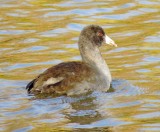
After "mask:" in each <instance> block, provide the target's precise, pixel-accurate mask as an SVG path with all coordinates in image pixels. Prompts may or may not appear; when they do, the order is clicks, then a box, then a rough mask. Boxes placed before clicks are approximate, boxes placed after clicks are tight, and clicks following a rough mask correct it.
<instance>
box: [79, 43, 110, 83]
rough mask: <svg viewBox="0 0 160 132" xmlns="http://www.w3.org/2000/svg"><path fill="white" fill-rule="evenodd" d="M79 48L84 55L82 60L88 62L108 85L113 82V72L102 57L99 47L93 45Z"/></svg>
mask: <svg viewBox="0 0 160 132" xmlns="http://www.w3.org/2000/svg"><path fill="white" fill-rule="evenodd" d="M79 50H80V53H81V56H82V61H83V62H85V63H87V64H88V65H89V66H90V67H91V68H93V69H94V71H95V72H96V73H97V75H98V76H99V77H100V78H101V79H102V81H103V82H105V83H106V84H107V85H110V82H111V80H112V79H111V74H110V71H109V68H108V65H107V64H106V62H105V60H104V59H103V58H102V55H101V53H100V50H99V48H98V47H96V46H95V47H93V46H91V45H90V46H88V45H87V46H86V47H85V46H80V45H79Z"/></svg>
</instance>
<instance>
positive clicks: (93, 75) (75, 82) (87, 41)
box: [26, 25, 116, 95]
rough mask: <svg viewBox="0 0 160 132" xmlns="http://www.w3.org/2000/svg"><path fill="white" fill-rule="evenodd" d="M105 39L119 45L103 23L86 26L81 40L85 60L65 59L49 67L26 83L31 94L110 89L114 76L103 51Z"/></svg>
mask: <svg viewBox="0 0 160 132" xmlns="http://www.w3.org/2000/svg"><path fill="white" fill-rule="evenodd" d="M104 42H105V43H107V44H110V45H114V46H116V44H115V43H114V41H113V40H111V39H110V38H109V37H108V36H106V35H105V32H104V31H103V29H102V28H101V27H100V26H97V25H89V26H87V27H85V28H84V29H83V30H82V32H81V34H80V37H79V41H78V46H79V50H80V53H81V56H82V62H64V63H60V64H58V65H55V66H53V67H51V68H49V69H47V70H46V71H44V72H43V73H42V74H40V75H39V76H38V77H37V78H35V79H33V80H32V81H31V82H30V83H29V84H28V85H27V86H26V89H27V90H28V93H32V94H51V95H53V94H67V95H73V94H79V93H83V92H87V91H90V90H94V89H98V90H101V91H107V90H108V89H109V87H110V82H111V75H110V71H109V69H108V66H107V64H106V62H105V60H104V59H103V58H102V56H101V53H100V51H99V47H100V46H101V45H102V44H103V43H104Z"/></svg>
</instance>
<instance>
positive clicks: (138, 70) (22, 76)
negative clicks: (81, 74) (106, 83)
mask: <svg viewBox="0 0 160 132" xmlns="http://www.w3.org/2000/svg"><path fill="white" fill-rule="evenodd" d="M159 9H160V2H159V1H158V0H141V1H138V0H134V1H130V0H121V1H116V0H112V1H105V0H99V1H97V0H82V1H78V0H69V1H64V0H54V1H51V0H46V1H44V0H39V1H36V0H34V1H33V0H32V1H31V0H24V1H22V0H20V1H15V0H12V1H1V2H0V10H1V16H0V84H1V90H2V91H3V92H2V93H1V94H2V101H0V103H1V106H2V108H3V110H2V112H1V117H2V118H3V119H2V131H3V130H5V131H13V130H16V129H17V130H18V129H20V130H21V129H22V128H24V130H31V131H40V130H41V131H42V130H44V129H45V130H46V131H51V130H53V131H54V130H55V131H58V130H59V131H60V130H62V129H64V130H68V131H69V130H71V129H72V128H75V126H76V125H75V126H74V124H76V123H80V122H81V119H80V118H82V117H83V119H84V122H81V123H80V124H83V125H84V124H85V125H84V126H83V125H82V126H79V127H82V128H83V129H85V128H87V127H88V128H90V130H97V128H95V127H94V126H96V125H97V124H98V121H99V120H100V121H102V122H100V124H101V123H102V124H103V120H104V119H106V120H104V122H105V123H106V122H107V121H108V120H107V119H108V118H107V117H106V115H107V114H108V113H110V114H111V115H109V117H111V118H114V119H116V120H118V121H115V120H113V119H112V120H109V121H111V122H113V126H112V127H113V128H110V127H109V126H110V124H106V126H105V125H102V126H101V125H97V126H96V127H100V126H101V127H100V129H102V130H108V131H129V130H132V131H139V130H142V131H152V130H154V129H156V130H160V129H159V128H158V125H159V124H158V123H159V115H160V113H159V107H158V106H159V103H160V102H159V94H160V91H159V88H160V86H159V82H160V65H159V64H160V63H159V62H160V53H159V51H160V46H159V44H160V38H159V37H160V15H159V12H160V10H159ZM88 24H99V25H101V26H102V27H103V28H104V29H105V31H106V33H107V34H108V35H109V36H111V37H112V38H113V39H114V40H115V41H116V43H117V44H118V47H117V48H112V47H102V48H101V50H102V53H103V56H104V58H105V60H106V61H107V63H108V65H109V67H110V70H111V72H112V76H113V78H115V79H124V80H128V81H130V83H131V84H133V85H134V86H135V87H137V88H138V89H143V90H142V91H144V93H143V94H139V95H138V94H137V95H134V96H133V95H132V92H129V94H130V96H124V97H123V94H122V95H121V96H120V97H118V96H116V97H114V98H113V99H112V100H109V103H106V106H110V108H109V107H106V108H103V107H100V111H105V113H106V115H105V116H104V117H103V116H102V115H98V116H97V118H95V117H94V120H93V119H92V118H91V117H88V118H87V117H85V116H80V117H79V118H78V116H72V115H69V114H68V115H67V114H66V113H65V112H61V110H59V109H57V112H56V113H54V114H53V113H52V114H53V115H52V116H51V117H50V115H47V110H45V109H44V111H45V113H43V114H42V115H41V114H40V115H37V116H35V117H33V118H31V117H30V118H27V117H25V116H26V115H25V116H24V115H23V114H25V112H24V111H25V110H26V112H27V114H28V115H30V116H31V115H32V114H33V115H34V113H32V112H31V114H29V112H28V111H32V110H30V109H31V108H32V107H33V108H32V109H34V110H35V108H34V107H35V104H34V103H33V102H31V101H28V97H27V95H26V93H25V90H24V89H23V90H22V87H23V88H24V87H25V85H26V83H27V82H28V80H31V79H32V78H33V77H35V76H36V75H38V74H39V73H40V72H42V71H43V70H45V69H46V68H48V67H49V66H51V65H54V64H57V63H60V62H63V61H73V60H80V55H79V51H78V48H77V40H78V36H79V33H80V31H81V29H82V28H83V27H84V26H85V25H88ZM119 87H120V86H119ZM123 87H125V86H124V85H123ZM126 87H128V86H126ZM126 87H125V88H126ZM15 88H18V89H16V90H15V91H14V89H15ZM126 89H127V88H126ZM126 91H127V90H126ZM126 91H125V90H124V91H123V92H124V95H125V92H126ZM121 92H122V91H121ZM123 92H122V93H123ZM12 96H13V97H12ZM17 96H18V97H17ZM19 96H20V97H19ZM102 97H103V96H102ZM6 98H7V99H8V102H7V101H6ZM19 99H21V101H19ZM107 100H108V98H107ZM92 101H93V100H92ZM5 102H7V103H8V106H5V105H4V104H5ZM16 102H17V104H16V105H14V103H16ZM24 102H25V103H24ZM37 102H38V101H37ZM7 103H6V104H7ZM101 103H102V102H101ZM115 104H117V106H116V105H115ZM130 104H131V106H130ZM36 105H37V103H36ZM41 105H44V104H41ZM70 105H71V106H72V107H74V105H75V104H72V103H71V104H70ZM76 105H77V102H76ZM92 105H93V104H92ZM103 105H104V104H103ZM103 105H102V106H103ZM123 105H124V106H123ZM15 106H16V109H15V108H14V107H15ZM62 106H63V105H62ZM79 106H80V105H79ZM114 106H115V108H114ZM30 107H31V108H30ZM28 109H29V110H28ZM66 109H69V108H66ZM93 109H97V107H96V108H93ZM21 110H22V111H23V112H22V114H21ZM27 110H28V111H27ZM58 110H59V111H58ZM74 110H76V111H79V110H80V109H76V107H75V108H74ZM38 111H39V110H38ZM14 112H15V113H16V112H17V113H18V115H19V117H17V116H15V115H14ZM8 113H12V114H13V115H12V116H11V117H12V118H11V119H9V118H8V117H7V116H8ZM64 113H65V114H64ZM91 113H92V112H91ZM57 114H60V116H57ZM66 115H67V116H68V118H66V117H64V116H66ZM59 117H60V118H61V120H55V121H54V123H53V122H52V121H50V120H53V119H56V118H59ZM41 119H46V120H47V119H48V120H49V119H50V120H49V121H48V120H47V121H44V122H43V121H41ZM86 120H88V122H87V121H86ZM121 121H123V123H124V124H123V123H122V122H121ZM16 122H17V124H19V125H18V126H17V124H16ZM28 122H29V123H28ZM31 122H33V124H32V123H31ZM116 122H117V123H120V124H119V125H118V127H117V125H116V124H115V125H114V123H116ZM121 123H122V125H121ZM125 123H127V124H125ZM39 124H40V126H39ZM42 124H43V125H42ZM53 124H54V126H59V128H57V127H56V129H53ZM66 126H68V127H66ZM114 126H115V127H114ZM91 128H92V129H91ZM24 130H23V129H22V130H21V131H24Z"/></svg>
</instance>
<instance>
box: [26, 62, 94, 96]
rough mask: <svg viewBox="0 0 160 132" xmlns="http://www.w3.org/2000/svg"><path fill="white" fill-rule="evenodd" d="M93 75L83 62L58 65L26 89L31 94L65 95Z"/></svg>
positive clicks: (45, 72) (41, 75) (33, 81)
mask: <svg viewBox="0 0 160 132" xmlns="http://www.w3.org/2000/svg"><path fill="white" fill-rule="evenodd" d="M93 73H94V72H93V70H92V69H91V68H90V67H89V66H88V65H87V64H85V63H83V62H66V63H60V64H58V65H55V66H53V67H51V68H49V69H47V70H46V71H44V72H43V73H42V74H40V75H39V76H38V77H37V78H35V79H34V80H32V81H31V82H30V83H29V84H28V85H27V87H26V89H27V90H28V92H29V93H33V94H40V93H47V94H54V93H56V94H67V92H68V91H69V90H71V89H74V88H75V87H76V86H77V84H80V83H82V82H84V81H85V80H87V79H88V78H90V77H91V76H92V74H93Z"/></svg>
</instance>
